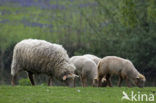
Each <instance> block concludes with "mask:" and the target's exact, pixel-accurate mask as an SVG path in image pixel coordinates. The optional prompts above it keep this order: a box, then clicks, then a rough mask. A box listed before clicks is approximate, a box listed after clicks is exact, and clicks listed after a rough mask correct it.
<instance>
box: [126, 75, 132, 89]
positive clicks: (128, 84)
mask: <svg viewBox="0 0 156 103" xmlns="http://www.w3.org/2000/svg"><path fill="white" fill-rule="evenodd" d="M126 84H127V86H128V87H131V86H130V83H129V80H128V78H127V77H126Z"/></svg>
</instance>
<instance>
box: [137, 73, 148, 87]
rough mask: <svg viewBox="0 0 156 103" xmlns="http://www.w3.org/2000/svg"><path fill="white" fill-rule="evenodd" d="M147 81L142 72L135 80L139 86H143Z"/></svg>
mask: <svg viewBox="0 0 156 103" xmlns="http://www.w3.org/2000/svg"><path fill="white" fill-rule="evenodd" d="M145 82H146V78H145V76H143V75H142V74H138V76H137V77H136V80H135V84H136V85H137V86H138V87H140V88H143V87H144V84H145Z"/></svg>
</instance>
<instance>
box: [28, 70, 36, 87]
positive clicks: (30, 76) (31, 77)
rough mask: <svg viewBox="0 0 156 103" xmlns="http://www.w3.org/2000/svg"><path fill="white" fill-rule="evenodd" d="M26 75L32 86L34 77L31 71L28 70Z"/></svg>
mask: <svg viewBox="0 0 156 103" xmlns="http://www.w3.org/2000/svg"><path fill="white" fill-rule="evenodd" d="M28 77H29V79H30V82H31V84H32V85H33V86H34V85H35V82H34V78H33V73H32V72H28Z"/></svg>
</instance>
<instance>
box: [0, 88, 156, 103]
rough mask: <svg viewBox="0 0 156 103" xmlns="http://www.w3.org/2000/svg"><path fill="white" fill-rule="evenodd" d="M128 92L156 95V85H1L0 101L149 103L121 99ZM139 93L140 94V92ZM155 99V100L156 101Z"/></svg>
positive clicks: (10, 102)
mask: <svg viewBox="0 0 156 103" xmlns="http://www.w3.org/2000/svg"><path fill="white" fill-rule="evenodd" d="M123 91H124V92H126V93H127V94H128V95H129V97H130V95H131V92H132V91H134V93H136V94H137V93H138V92H139V93H140V94H147V95H149V94H153V95H154V96H156V87H145V88H137V87H133V88H127V87H121V88H119V87H112V88H110V87H106V88H93V87H86V88H82V87H75V88H68V87H62V86H57V87H56V86H53V87H48V86H15V87H12V86H6V85H3V86H0V103H134V102H136V103H147V102H148V103H149V101H147V102H146V101H145V100H144V101H129V100H121V98H122V96H123V94H122V92H123ZM138 95H139V94H138ZM154 102H155V101H153V103H154Z"/></svg>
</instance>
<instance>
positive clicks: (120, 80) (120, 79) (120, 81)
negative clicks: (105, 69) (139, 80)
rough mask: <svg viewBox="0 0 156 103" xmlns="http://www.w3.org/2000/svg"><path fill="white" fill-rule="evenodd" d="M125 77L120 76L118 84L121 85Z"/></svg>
mask: <svg viewBox="0 0 156 103" xmlns="http://www.w3.org/2000/svg"><path fill="white" fill-rule="evenodd" d="M122 81H123V79H122V77H121V76H119V82H118V86H119V87H121V83H122Z"/></svg>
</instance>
